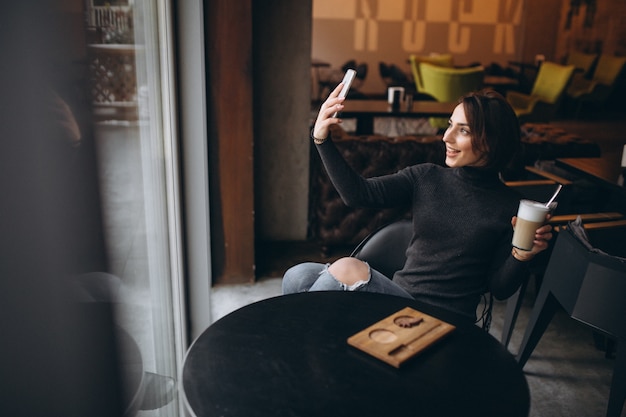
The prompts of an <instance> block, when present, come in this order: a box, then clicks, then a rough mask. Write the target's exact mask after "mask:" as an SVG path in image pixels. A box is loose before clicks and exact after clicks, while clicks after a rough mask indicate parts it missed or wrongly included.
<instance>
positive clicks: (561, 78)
mask: <svg viewBox="0 0 626 417" xmlns="http://www.w3.org/2000/svg"><path fill="white" fill-rule="evenodd" d="M574 69H575V67H574V65H559V64H556V63H554V62H548V61H546V62H544V63H542V64H541V67H540V68H539V72H538V73H537V78H536V79H535V82H534V84H533V88H532V91H531V92H530V95H531V96H533V97H537V98H539V99H540V100H541V101H544V102H546V103H550V104H556V103H557V102H558V101H559V100H560V98H561V96H562V95H563V92H564V91H565V89H566V88H567V85H568V83H569V81H570V79H571V78H572V74H573V73H574Z"/></svg>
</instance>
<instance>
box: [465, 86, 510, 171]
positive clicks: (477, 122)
mask: <svg viewBox="0 0 626 417" xmlns="http://www.w3.org/2000/svg"><path fill="white" fill-rule="evenodd" d="M459 103H461V104H463V110H464V111H465V117H466V119H467V123H468V124H469V128H470V131H471V132H472V147H473V148H474V150H475V151H478V152H482V153H484V161H485V164H484V165H483V167H484V168H485V169H492V170H495V171H501V170H503V169H504V168H506V166H507V165H508V164H509V163H510V162H511V161H512V160H513V158H514V156H515V154H516V153H517V152H518V150H519V147H520V142H521V132H520V125H519V120H518V119H517V116H516V115H515V112H514V111H513V108H512V107H511V105H510V104H509V102H508V101H507V100H506V99H505V98H504V97H503V96H502V95H501V94H500V93H498V92H496V91H494V90H481V91H475V92H471V93H469V94H467V95H465V96H463V97H461V98H460V99H459Z"/></svg>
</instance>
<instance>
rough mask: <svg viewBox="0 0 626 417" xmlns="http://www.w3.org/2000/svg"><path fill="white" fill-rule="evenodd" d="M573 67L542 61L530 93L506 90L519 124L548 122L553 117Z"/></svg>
mask: <svg viewBox="0 0 626 417" xmlns="http://www.w3.org/2000/svg"><path fill="white" fill-rule="evenodd" d="M574 69H575V67H574V65H559V64H556V63H554V62H544V63H543V64H541V67H540V68H539V72H538V73H537V78H536V79H535V82H534V83H533V88H532V89H531V91H530V94H524V93H520V92H519V91H512V90H511V91H508V92H507V94H506V98H507V100H508V102H509V103H510V104H511V107H513V110H515V114H516V115H517V117H518V119H519V120H520V124H521V123H526V122H549V121H550V119H552V118H553V117H554V115H555V114H556V112H557V110H558V109H559V106H560V104H561V101H562V98H563V96H564V94H565V89H566V88H567V86H568V84H569V82H570V80H571V78H572V74H573V73H574Z"/></svg>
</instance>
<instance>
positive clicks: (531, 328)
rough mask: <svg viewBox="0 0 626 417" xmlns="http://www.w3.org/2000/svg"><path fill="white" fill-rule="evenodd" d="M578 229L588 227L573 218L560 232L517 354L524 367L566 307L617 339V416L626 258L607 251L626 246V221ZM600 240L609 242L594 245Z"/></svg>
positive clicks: (625, 385) (613, 401) (622, 392)
mask: <svg viewBox="0 0 626 417" xmlns="http://www.w3.org/2000/svg"><path fill="white" fill-rule="evenodd" d="M607 224H612V227H606V225H607ZM580 230H585V229H582V227H579V226H578V225H577V224H574V223H570V225H569V226H568V227H567V228H566V229H565V230H561V231H560V232H559V234H558V236H557V238H556V242H555V245H554V249H553V251H552V254H551V256H550V261H549V263H548V266H547V268H546V271H545V274H544V279H543V283H542V285H541V289H540V291H539V294H538V296H537V300H536V302H535V306H534V308H533V310H532V313H531V317H530V321H529V323H528V327H527V328H526V332H525V334H524V338H523V340H522V344H521V346H520V350H519V354H518V356H517V360H518V362H519V363H520V366H522V367H523V366H524V365H525V364H526V361H527V360H528V358H529V357H530V355H531V354H532V352H533V350H534V348H535V347H536V345H537V343H538V342H539V340H540V339H541V337H542V335H543V333H544V331H545V330H546V328H547V327H548V324H549V323H550V321H551V319H552V317H553V316H554V314H555V313H556V311H557V309H559V308H563V309H564V310H565V311H566V312H567V313H568V314H569V315H570V317H572V318H573V319H576V320H578V321H580V322H581V323H583V324H585V325H587V326H590V327H591V328H593V329H594V330H595V331H596V332H601V333H603V334H605V335H606V336H607V337H609V338H611V339H613V340H616V342H617V352H616V360H615V366H614V370H613V379H612V382H611V391H610V395H609V403H608V407H607V413H606V416H607V417H618V416H619V415H621V412H622V408H623V406H624V399H625V397H626V321H624V317H626V303H625V302H624V300H625V299H626V259H624V258H620V257H618V256H615V255H609V254H608V253H606V252H604V251H605V250H611V251H621V252H623V251H624V249H626V222H625V221H614V222H606V223H605V224H604V225H603V224H600V223H596V224H593V225H588V227H587V229H586V233H583V232H581V231H580ZM585 234H586V235H587V236H585ZM600 242H603V243H607V244H609V245H610V247H609V246H603V247H602V250H598V249H596V248H594V246H595V247H597V246H600ZM615 253H617V252H615ZM619 255H620V256H624V254H623V253H619Z"/></svg>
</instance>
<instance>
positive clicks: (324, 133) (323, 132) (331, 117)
mask: <svg viewBox="0 0 626 417" xmlns="http://www.w3.org/2000/svg"><path fill="white" fill-rule="evenodd" d="M355 75H356V71H354V70H353V69H349V70H348V71H346V74H345V76H344V77H343V80H342V81H341V83H339V85H337V87H335V89H334V90H333V91H332V92H331V93H330V95H329V96H328V98H327V99H326V101H325V102H324V103H322V106H321V108H320V111H319V113H318V115H317V120H316V121H315V126H314V127H313V132H312V135H313V139H314V140H315V142H316V143H318V144H319V143H322V142H324V141H325V140H326V138H327V137H328V127H329V126H330V125H331V124H334V123H341V119H339V118H338V117H337V116H338V115H339V112H340V111H341V109H343V101H344V100H345V98H346V96H347V95H348V91H349V90H350V85H351V84H352V81H353V80H354V77H355Z"/></svg>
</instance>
